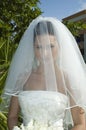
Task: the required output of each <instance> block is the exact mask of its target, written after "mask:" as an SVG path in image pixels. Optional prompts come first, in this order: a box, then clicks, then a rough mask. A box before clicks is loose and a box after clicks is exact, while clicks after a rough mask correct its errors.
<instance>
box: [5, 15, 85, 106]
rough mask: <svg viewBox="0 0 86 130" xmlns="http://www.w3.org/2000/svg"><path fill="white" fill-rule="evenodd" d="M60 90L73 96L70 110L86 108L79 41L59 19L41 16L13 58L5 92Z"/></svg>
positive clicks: (83, 73)
mask: <svg viewBox="0 0 86 130" xmlns="http://www.w3.org/2000/svg"><path fill="white" fill-rule="evenodd" d="M27 90H28V91H31V90H34V91H38V90H42V91H57V92H59V93H62V94H64V95H66V96H67V97H69V99H70V103H69V106H68V108H70V107H74V106H82V107H84V106H85V105H86V100H85V97H86V66H85V63H84V60H83V58H82V55H81V53H80V50H79V48H78V46H77V43H76V40H75V38H74V37H73V36H72V34H71V33H70V31H69V30H68V29H67V27H66V26H65V25H63V24H62V23H61V22H60V21H59V20H57V19H56V18H51V17H41V16H39V17H37V18H36V19H35V20H33V21H32V23H31V24H30V25H29V27H28V28H27V30H26V31H25V33H24V35H23V36H22V38H21V40H20V43H19V46H18V48H17V50H16V52H15V54H14V56H13V59H12V62H11V65H10V69H9V73H8V76H7V80H6V84H5V89H4V93H5V94H7V95H14V96H16V95H18V94H19V93H20V92H21V91H27Z"/></svg>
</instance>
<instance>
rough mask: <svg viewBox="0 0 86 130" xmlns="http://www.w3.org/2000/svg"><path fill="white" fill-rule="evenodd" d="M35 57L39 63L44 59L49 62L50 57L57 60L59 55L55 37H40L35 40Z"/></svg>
mask: <svg viewBox="0 0 86 130" xmlns="http://www.w3.org/2000/svg"><path fill="white" fill-rule="evenodd" d="M34 49H35V56H36V58H37V59H38V60H39V61H42V60H43V58H44V59H45V60H47V61H48V60H49V59H50V57H52V58H53V60H54V61H55V59H56V58H57V54H58V44H57V41H56V38H55V36H53V35H48V36H47V35H38V36H36V38H35V44H34Z"/></svg>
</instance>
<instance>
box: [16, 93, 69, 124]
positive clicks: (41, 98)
mask: <svg viewBox="0 0 86 130" xmlns="http://www.w3.org/2000/svg"><path fill="white" fill-rule="evenodd" d="M18 99H19V104H20V107H21V111H22V114H23V120H24V124H25V125H26V124H27V123H28V122H30V121H31V120H32V119H33V120H36V121H37V122H42V123H48V124H52V123H53V122H56V121H58V120H60V119H63V118H64V112H65V108H66V107H67V102H68V99H67V97H66V96H65V95H64V94H61V93H57V92H51V91H24V92H21V93H20V94H19V97H18Z"/></svg>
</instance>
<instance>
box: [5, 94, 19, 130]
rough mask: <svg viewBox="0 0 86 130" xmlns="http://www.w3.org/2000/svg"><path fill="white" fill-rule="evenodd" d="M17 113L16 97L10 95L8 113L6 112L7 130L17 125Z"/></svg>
mask: <svg viewBox="0 0 86 130" xmlns="http://www.w3.org/2000/svg"><path fill="white" fill-rule="evenodd" d="M18 113H19V103H18V98H17V97H14V96H12V98H11V102H10V107H9V113H8V121H7V124H8V128H9V130H12V129H13V127H14V126H16V125H17V123H18Z"/></svg>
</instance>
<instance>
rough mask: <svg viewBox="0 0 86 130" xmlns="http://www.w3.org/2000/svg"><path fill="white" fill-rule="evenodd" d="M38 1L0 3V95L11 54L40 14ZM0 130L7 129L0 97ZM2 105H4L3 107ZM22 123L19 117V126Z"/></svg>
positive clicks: (22, 0) (5, 112)
mask: <svg viewBox="0 0 86 130" xmlns="http://www.w3.org/2000/svg"><path fill="white" fill-rule="evenodd" d="M38 3H40V1H39V0H1V1H0V95H1V93H2V91H3V88H4V84H5V80H6V77H7V73H8V68H9V66H10V62H11V59H12V57H13V54H14V52H15V50H16V48H17V46H18V43H19V41H20V38H21V36H22V34H23V33H24V31H25V30H26V28H27V27H28V26H29V24H30V22H31V21H32V20H33V19H34V18H36V17H37V16H39V15H40V14H41V10H40V8H39V7H38ZM0 103H1V104H2V105H1V106H0V110H1V111H0V130H8V129H7V109H4V108H6V105H7V102H5V100H2V99H1V97H0ZM3 103H4V105H3ZM21 122H22V118H21V116H19V124H20V123H21Z"/></svg>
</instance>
